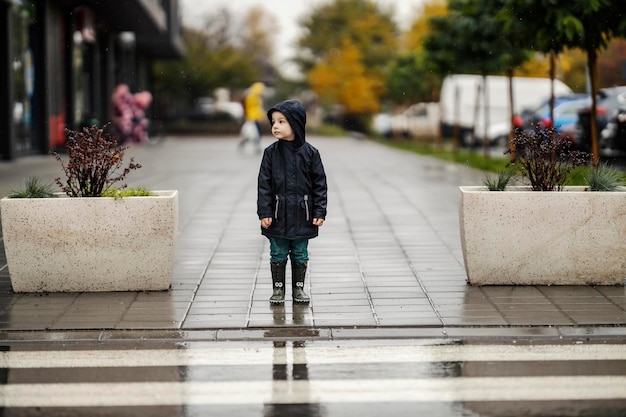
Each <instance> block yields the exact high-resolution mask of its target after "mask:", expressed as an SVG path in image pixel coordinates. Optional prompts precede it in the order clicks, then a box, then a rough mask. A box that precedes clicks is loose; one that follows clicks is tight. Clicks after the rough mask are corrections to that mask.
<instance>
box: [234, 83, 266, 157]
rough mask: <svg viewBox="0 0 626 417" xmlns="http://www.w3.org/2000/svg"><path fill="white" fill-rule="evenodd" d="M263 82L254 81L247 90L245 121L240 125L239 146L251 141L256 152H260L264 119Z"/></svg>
mask: <svg viewBox="0 0 626 417" xmlns="http://www.w3.org/2000/svg"><path fill="white" fill-rule="evenodd" d="M264 90H265V84H263V83H262V82H260V81H259V82H255V83H254V84H252V85H251V86H250V88H249V90H248V94H247V95H246V97H245V99H244V106H243V109H244V115H245V118H246V120H245V122H244V124H243V126H242V127H241V140H240V141H239V148H240V149H241V148H243V147H244V146H245V145H246V143H247V142H252V144H254V147H255V149H256V151H257V153H260V152H261V121H262V120H264V119H265V117H266V116H265V108H264V107H263V91H264Z"/></svg>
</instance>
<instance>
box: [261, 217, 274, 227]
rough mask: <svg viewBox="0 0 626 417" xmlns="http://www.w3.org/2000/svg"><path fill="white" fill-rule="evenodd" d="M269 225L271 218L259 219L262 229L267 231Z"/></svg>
mask: <svg viewBox="0 0 626 417" xmlns="http://www.w3.org/2000/svg"><path fill="white" fill-rule="evenodd" d="M271 225H272V218H271V217H266V218H264V219H261V227H262V228H264V229H267V228H268V227H270V226H271Z"/></svg>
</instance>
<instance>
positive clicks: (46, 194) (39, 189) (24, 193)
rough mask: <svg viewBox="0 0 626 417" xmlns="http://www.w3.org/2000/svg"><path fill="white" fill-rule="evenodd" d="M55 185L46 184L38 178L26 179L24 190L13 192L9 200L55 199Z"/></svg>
mask: <svg viewBox="0 0 626 417" xmlns="http://www.w3.org/2000/svg"><path fill="white" fill-rule="evenodd" d="M56 196H57V195H56V194H55V190H54V185H53V184H44V183H42V182H41V180H40V179H39V178H37V177H29V178H27V179H26V182H25V184H24V188H22V189H21V190H15V191H12V192H11V193H10V194H9V195H8V197H9V198H53V197H56Z"/></svg>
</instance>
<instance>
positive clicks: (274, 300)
mask: <svg viewBox="0 0 626 417" xmlns="http://www.w3.org/2000/svg"><path fill="white" fill-rule="evenodd" d="M270 266H271V269H272V283H273V290H272V296H271V297H270V303H271V304H282V303H284V302H285V266H286V265H285V264H281V263H278V262H277V263H273V264H270Z"/></svg>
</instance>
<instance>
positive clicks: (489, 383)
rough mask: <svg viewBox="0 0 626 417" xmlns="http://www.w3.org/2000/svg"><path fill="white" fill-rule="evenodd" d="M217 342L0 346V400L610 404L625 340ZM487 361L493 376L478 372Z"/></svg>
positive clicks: (624, 394)
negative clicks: (554, 368) (600, 368)
mask: <svg viewBox="0 0 626 417" xmlns="http://www.w3.org/2000/svg"><path fill="white" fill-rule="evenodd" d="M220 346H221V345H219V344H217V343H216V344H215V345H214V346H213V347H208V348H207V347H205V346H203V347H193V346H191V347H190V348H180V349H136V350H135V349H116V350H107V349H103V348H102V347H99V348H98V349H97V350H87V349H82V350H53V351H48V350H41V351H37V350H19V347H13V348H12V350H9V351H4V352H0V369H2V370H3V371H4V372H5V373H6V378H5V381H6V382H5V384H4V385H0V406H1V407H3V408H5V409H12V408H15V409H18V408H42V407H43V408H57V409H60V408H68V409H69V408H76V407H85V408H82V410H83V411H85V410H88V409H89V407H131V408H132V407H142V406H186V407H189V406H191V407H193V406H210V405H227V406H237V405H258V406H263V405H267V404H275V405H280V404H292V405H294V404H295V405H297V404H300V405H305V404H325V405H327V406H328V405H332V404H368V403H385V404H393V403H407V402H408V403H416V404H417V403H426V402H427V403H473V402H476V403H480V402H513V403H515V402H554V401H578V402H581V401H591V402H594V401H595V402H597V403H601V402H603V401H607V400H610V401H618V402H619V401H622V402H623V404H626V376H625V375H624V372H622V370H623V369H624V368H625V364H626V345H621V344H578V345H564V344H563V345H524V346H522V345H480V344H476V345H462V344H449V345H384V346H381V345H372V346H356V345H346V346H341V345H338V344H330V343H327V344H319V343H308V344H306V343H304V342H301V343H298V344H295V343H294V344H292V343H282V344H280V343H279V344H275V345H272V344H271V343H267V342H265V343H257V344H252V345H251V346H225V347H220ZM562 362H565V363H566V364H567V366H564V367H563V369H565V370H566V371H562V370H559V372H556V373H557V374H555V375H552V374H550V372H551V371H550V370H549V369H550V368H549V365H550V364H552V365H554V364H555V363H556V364H559V363H562ZM605 362H606V363H607V364H609V367H613V366H615V367H617V368H616V369H615V372H607V373H606V374H598V372H593V371H590V372H585V370H587V371H588V370H590V369H591V370H593V369H594V367H595V365H598V364H603V363H605ZM437 364H444V365H445V366H443V365H442V367H443V368H444V369H452V371H450V372H448V373H444V374H443V375H442V374H441V373H438V372H436V370H437V369H439V368H440V367H437V366H436V365H437ZM511 364H517V365H516V366H517V368H516V367H515V366H512V365H511ZM524 364H532V365H534V368H536V369H539V371H537V372H534V374H533V372H530V373H528V374H523V375H521V374H519V375H516V374H515V372H516V371H515V370H514V369H524ZM583 364H584V365H585V366H584V367H581V366H582V365H583ZM578 365H581V366H578ZM415 366H417V367H415ZM412 367H414V368H412ZM491 368H497V369H500V368H502V371H501V373H500V374H499V373H498V372H496V373H495V374H493V373H490V372H486V371H485V369H491ZM534 368H533V369H534ZM543 368H547V369H548V370H547V371H542V369H543ZM181 369H184V370H185V372H181V371H180V370H181ZM507 369H509V371H507ZM511 369H512V370H511ZM559 369H560V368H559ZM607 369H609V368H607ZM248 371H249V372H248ZM81 372H82V373H81ZM507 372H508V373H507ZM564 372H565V374H563V373H564ZM567 372H569V373H567ZM372 373H378V374H379V376H378V377H376V376H372ZM141 375H143V376H141ZM207 375H210V377H207ZM237 375H239V376H237ZM140 376H141V377H140ZM150 378H152V379H150ZM206 378H208V379H209V380H206ZM84 415H89V413H86V414H84ZM181 415H183V414H181ZM251 415H255V414H251ZM327 415H330V414H327ZM450 415H452V414H450ZM459 415H464V414H459ZM474 415H480V414H474ZM555 415H557V414H555ZM242 417H243V416H242Z"/></svg>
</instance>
